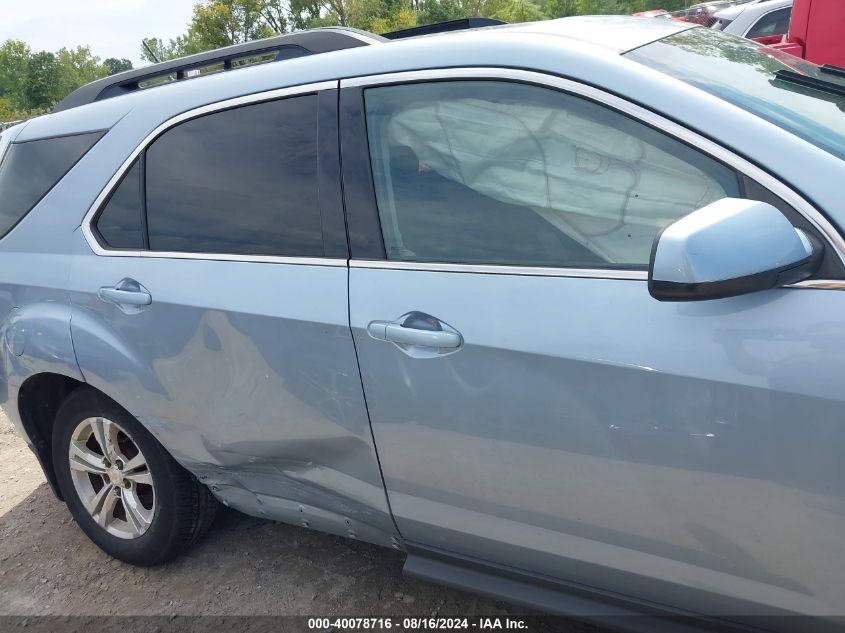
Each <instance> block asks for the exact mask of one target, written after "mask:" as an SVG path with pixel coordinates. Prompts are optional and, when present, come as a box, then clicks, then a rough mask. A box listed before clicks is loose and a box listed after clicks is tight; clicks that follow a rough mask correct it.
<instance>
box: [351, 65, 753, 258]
mask: <svg viewBox="0 0 845 633" xmlns="http://www.w3.org/2000/svg"><path fill="white" fill-rule="evenodd" d="M365 100H366V110H367V126H368V128H367V129H368V135H369V146H370V152H371V157H372V166H373V175H374V180H375V184H376V196H377V201H378V207H379V217H380V219H381V226H382V233H383V237H384V242H385V250H386V253H387V257H388V258H389V259H397V260H407V261H425V262H455V263H477V264H507V265H524V266H552V267H588V268H645V267H646V266H647V264H648V260H649V255H650V253H651V247H652V243H653V241H654V238H655V236H656V235H657V233H658V232H659V231H660V230H661V229H663V228H664V227H666V226H667V225H668V224H670V223H672V222H673V221H675V220H677V219H678V218H680V217H683V216H684V215H686V214H688V213H690V212H692V211H694V210H696V209H698V208H701V207H703V206H705V205H707V204H709V203H711V202H714V201H715V200H718V199H720V198H723V197H726V196H734V197H736V196H738V195H739V182H738V178H737V174H736V173H735V172H734V171H733V170H731V169H729V168H728V167H725V166H724V165H722V164H721V163H717V162H716V161H714V160H712V159H710V158H708V157H706V156H704V155H703V154H701V153H699V152H697V151H696V150H693V149H692V148H690V147H688V146H687V145H684V144H682V143H680V142H678V141H675V140H674V139H672V138H669V137H667V136H666V135H665V134H662V133H660V132H658V131H656V130H654V129H652V128H649V127H647V126H645V125H643V124H641V123H638V122H636V121H634V120H632V119H630V118H629V117H626V116H624V115H622V114H620V113H618V112H616V111H613V110H610V109H608V108H605V107H603V106H601V105H598V104H596V103H594V102H591V101H587V100H585V99H582V98H580V97H575V96H572V95H568V94H564V93H562V92H558V91H555V90H551V89H546V88H541V87H538V86H530V85H526V84H518V83H505V82H497V81H455V82H434V83H426V84H422V83H421V84H412V85H405V86H388V87H382V88H373V89H369V90H367V91H366V92H365Z"/></svg>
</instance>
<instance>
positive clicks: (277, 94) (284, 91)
mask: <svg viewBox="0 0 845 633" xmlns="http://www.w3.org/2000/svg"><path fill="white" fill-rule="evenodd" d="M337 86H338V82H337V81H336V80H331V81H320V82H317V83H311V84H303V85H300V86H291V87H287V88H278V89H276V90H268V91H265V92H257V93H254V94H249V95H243V96H240V97H235V98H232V99H226V100H224V101H217V102H215V103H209V104H206V105H204V106H200V107H198V108H193V109H191V110H186V111H185V112H182V113H180V114H177V115H176V116H173V117H171V118H169V119H167V120H166V121H165V122H163V123H162V124H161V125H158V126H157V127H156V128H155V129H154V130H153V131H152V132H150V133H149V134H148V135H147V136H146V137H144V140H143V141H141V143H139V144H138V146H137V147H136V148H135V149H134V150H133V151H132V153H131V154H130V155H129V157H128V158H127V159H126V160H125V161H123V163H122V164H121V165H120V167H119V168H118V169H117V171H116V172H115V173H114V175H113V176H112V177H111V178H110V179H109V180H108V182H107V183H106V186H105V187H103V189H102V191H100V193H99V195H97V198H96V199H95V200H94V203H93V204H92V205H91V207H90V208H89V209H88V211H87V212H86V214H85V217H84V218H83V220H82V234H83V236H84V237H85V241H86V242H87V243H88V246H89V247H90V248H91V250H92V251H94V253H95V254H96V255H99V256H102V257H155V258H162V259H195V260H209V261H230V262H256V263H266V264H297V265H302V266H346V259H334V258H330V257H287V256H278V255H239V254H233V253H190V252H181V251H180V252H172V251H148V250H126V249H120V250H118V249H112V248H106V247H104V246H103V245H102V244H100V242H99V240H98V239H97V236H96V235H95V233H94V227H93V222H94V217H95V216H96V215H97V212H98V211H99V210H100V207H102V205H103V203H105V201H106V200H107V199H108V197H109V196H110V195H111V194H112V192H113V191H114V189H115V188H116V187H117V185H118V184H119V183H120V179H121V178H123V176H124V174H126V172H127V171H128V170H129V168H130V167H131V166H132V163H133V162H135V159H136V158H138V156H139V155H140V153H141V152H142V151H144V150H145V149H146V148H147V147H149V145H150V144H151V143H152V142H153V141H154V140H155V139H156V138H157V137H158V136H159V135H160V134H162V133H163V132H165V131H166V130H168V129H170V128H172V127H175V126H176V125H179V124H180V123H182V122H184V121H187V120H189V119H194V118H196V117H199V116H202V115H204V114H211V113H212V112H219V111H221V110H228V109H230V108H235V107H238V106H241V105H246V104H251V103H260V102H262V101H273V100H274V99H280V98H284V97H293V96H297V95H305V94H312V93H317V92H320V91H321V90H334V89H336V88H337Z"/></svg>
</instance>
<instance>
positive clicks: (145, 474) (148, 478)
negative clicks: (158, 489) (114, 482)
mask: <svg viewBox="0 0 845 633" xmlns="http://www.w3.org/2000/svg"><path fill="white" fill-rule="evenodd" d="M123 478H124V479H128V480H129V481H131V482H132V483H135V484H147V485H148V486H152V485H153V476H152V475H151V474H150V471H148V470H141V471H137V472H134V473H124V474H123Z"/></svg>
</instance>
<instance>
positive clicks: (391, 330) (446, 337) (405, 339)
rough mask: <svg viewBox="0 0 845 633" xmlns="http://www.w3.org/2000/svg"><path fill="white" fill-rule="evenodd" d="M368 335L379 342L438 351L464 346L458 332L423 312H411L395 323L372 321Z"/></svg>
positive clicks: (368, 328) (368, 327)
mask: <svg viewBox="0 0 845 633" xmlns="http://www.w3.org/2000/svg"><path fill="white" fill-rule="evenodd" d="M367 333H368V334H369V335H370V336H371V337H372V338H374V339H376V340H378V341H390V342H391V343H396V344H397V345H409V346H413V347H428V348H434V349H437V350H455V349H457V348H459V347H460V346H461V345H462V344H463V338H462V337H461V334H460V333H459V332H458V331H457V330H454V329H453V328H451V327H449V326H448V325H446V324H445V323H443V322H442V321H440V320H439V319H437V318H435V317H432V316H430V315H428V314H424V313H422V312H409V313H408V314H405V315H403V316H401V317H399V318H398V319H397V320H395V321H372V322H371V323H370V324H369V325H368V326H367Z"/></svg>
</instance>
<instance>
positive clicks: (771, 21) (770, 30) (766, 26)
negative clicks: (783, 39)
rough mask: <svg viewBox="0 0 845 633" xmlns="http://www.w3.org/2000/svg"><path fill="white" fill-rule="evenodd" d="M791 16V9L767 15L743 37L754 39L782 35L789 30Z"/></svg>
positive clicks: (779, 10)
mask: <svg viewBox="0 0 845 633" xmlns="http://www.w3.org/2000/svg"><path fill="white" fill-rule="evenodd" d="M791 14H792V9H791V8H790V7H787V8H785V9H778V10H777V11H772V12H771V13H767V14H766V15H764V16H763V17H761V18H760V19H759V20H757V23H756V24H755V25H754V26H752V27H751V29H749V31H748V33H746V35H745V37H747V38H749V39H752V38H755V37H771V36H772V35H783V34H784V33H786V32H787V31H788V30H789V18H790V15H791Z"/></svg>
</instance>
